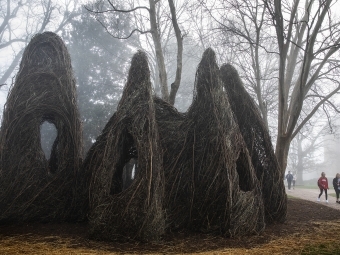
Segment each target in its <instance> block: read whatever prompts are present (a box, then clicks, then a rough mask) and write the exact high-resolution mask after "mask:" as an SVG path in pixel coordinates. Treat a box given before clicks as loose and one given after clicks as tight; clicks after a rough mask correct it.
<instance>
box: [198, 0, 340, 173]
mask: <svg viewBox="0 0 340 255" xmlns="http://www.w3.org/2000/svg"><path fill="white" fill-rule="evenodd" d="M207 3H208V1H204V0H202V1H200V5H201V6H203V7H204V9H205V10H206V11H207V12H208V13H209V15H210V16H211V17H213V18H214V20H215V21H216V24H217V25H216V29H217V30H218V31H220V32H222V33H223V34H224V35H226V38H228V39H229V41H228V44H227V45H228V46H229V47H230V46H233V47H234V48H235V51H237V52H239V53H240V54H239V55H240V56H241V58H240V59H239V61H238V67H239V68H240V69H241V70H242V72H243V79H244V80H245V81H246V84H252V85H251V87H252V88H253V91H254V94H255V96H256V98H257V101H258V106H259V108H260V110H261V112H262V115H263V117H264V118H265V116H266V107H268V101H269V100H266V99H265V98H266V97H265V94H264V91H267V90H266V89H264V88H265V87H266V86H265V84H266V83H267V84H268V85H269V86H268V87H267V88H269V90H268V91H270V92H269V93H270V94H271V95H273V96H274V97H272V98H271V100H272V102H273V104H272V106H275V107H276V109H273V108H272V109H271V111H272V112H271V114H273V113H274V114H275V115H276V116H277V117H276V121H277V140H276V149H275V153H276V156H277V159H278V161H279V164H280V167H281V169H282V171H283V172H284V171H285V169H286V166H287V157H288V151H289V147H290V143H291V141H292V139H293V138H294V137H295V136H296V135H297V134H298V133H299V131H300V130H301V128H302V127H303V126H304V125H305V124H306V123H307V122H309V121H311V119H312V117H313V116H314V114H315V113H316V112H318V111H323V112H324V113H326V114H324V115H326V116H328V112H329V111H334V110H335V111H338V109H337V105H336V104H335V103H334V102H332V97H333V96H334V95H336V94H337V93H338V92H339V89H340V83H339V82H338V79H337V76H338V73H339V61H338V60H337V59H336V58H337V56H338V55H339V48H340V47H339V46H340V45H339V43H340V36H339V35H340V20H339V18H337V17H336V15H334V14H333V13H332V9H334V10H336V9H337V8H339V3H338V2H335V3H334V4H333V3H332V1H326V0H323V1H314V0H305V2H304V3H302V2H301V1H299V0H296V1H290V2H281V1H280V0H275V1H266V0H258V1H250V0H241V1H236V0H225V1H220V2H218V3H217V4H216V5H208V4H207ZM214 3H215V2H214ZM222 4H223V7H222V8H221V5H222ZM225 17H227V18H225ZM228 36H229V37H230V36H232V38H234V39H233V40H232V39H230V38H229V37H228ZM235 38H237V40H236V39H235ZM241 53H243V54H241ZM264 56H266V57H264ZM268 81H270V82H269V83H268ZM273 81H275V83H273ZM273 88H275V89H277V93H276V92H274V91H273V90H272V89H273ZM276 96H277V97H278V100H277V99H276ZM275 99H276V100H275ZM306 106H307V107H306ZM268 113H269V111H268Z"/></svg>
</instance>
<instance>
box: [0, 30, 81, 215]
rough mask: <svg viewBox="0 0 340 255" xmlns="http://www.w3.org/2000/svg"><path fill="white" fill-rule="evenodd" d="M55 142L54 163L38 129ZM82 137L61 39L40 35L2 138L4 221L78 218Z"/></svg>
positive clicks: (11, 99) (0, 207) (28, 52)
mask: <svg viewBox="0 0 340 255" xmlns="http://www.w3.org/2000/svg"><path fill="white" fill-rule="evenodd" d="M45 121H47V122H50V123H52V124H53V125H54V126H55V127H56V129H57V132H58V134H57V137H56V139H55V141H54V144H53V146H52V151H51V155H50V160H47V159H46V158H45V155H44V153H43V151H42V148H41V142H40V126H41V124H42V123H43V122H45ZM81 139H82V132H81V124H80V118H79V113H78V110H77V105H76V87H75V80H74V78H73V73H72V67H71V60H70V56H69V54H68V52H67V49H66V47H65V45H64V43H63V42H62V40H61V38H59V37H58V36H57V35H55V34H53V33H50V32H46V33H43V34H37V35H36V36H35V37H34V38H33V39H32V40H31V42H30V43H29V45H28V46H27V48H26V49H25V52H24V54H23V57H22V60H21V64H20V70H19V73H18V75H17V78H16V80H15V83H14V85H13V86H12V88H11V90H10V93H9V95H8V98H7V102H6V105H5V109H4V114H3V121H2V126H1V134H0V159H1V170H0V220H6V221H8V220H17V221H24V220H26V221H27V220H45V221H51V220H53V221H55V220H65V219H76V218H78V217H79V215H78V212H79V210H78V205H77V203H78V198H77V191H76V189H75V187H77V179H78V178H79V176H80V174H79V168H80V163H81V155H82V142H81Z"/></svg>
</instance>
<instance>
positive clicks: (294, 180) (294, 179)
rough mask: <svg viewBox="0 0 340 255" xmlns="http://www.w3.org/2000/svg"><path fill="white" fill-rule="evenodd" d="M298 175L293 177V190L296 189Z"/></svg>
mask: <svg viewBox="0 0 340 255" xmlns="http://www.w3.org/2000/svg"><path fill="white" fill-rule="evenodd" d="M295 182H296V174H294V175H293V189H295Z"/></svg>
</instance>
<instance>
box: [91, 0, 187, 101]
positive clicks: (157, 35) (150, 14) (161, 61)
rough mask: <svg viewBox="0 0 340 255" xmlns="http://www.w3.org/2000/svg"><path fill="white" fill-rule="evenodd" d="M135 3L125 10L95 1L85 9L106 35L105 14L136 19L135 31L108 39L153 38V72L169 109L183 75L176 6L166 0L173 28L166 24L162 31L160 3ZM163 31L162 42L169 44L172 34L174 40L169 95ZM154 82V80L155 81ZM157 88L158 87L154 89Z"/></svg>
mask: <svg viewBox="0 0 340 255" xmlns="http://www.w3.org/2000/svg"><path fill="white" fill-rule="evenodd" d="M104 2H106V3H108V5H109V6H106V5H105V3H104ZM135 2H136V1H133V2H131V3H130V4H129V6H128V7H124V6H123V4H121V3H120V2H118V1H111V0H107V1H98V2H97V3H96V4H94V5H92V6H91V7H90V6H87V9H88V10H89V11H90V12H92V13H94V14H96V15H97V19H98V21H99V22H101V23H102V25H103V26H104V27H105V28H106V29H107V31H108V32H110V29H109V28H108V26H107V24H106V22H105V20H104V19H105V17H104V19H103V16H101V17H100V16H99V15H106V14H112V13H115V14H117V13H118V15H119V14H126V15H129V14H132V15H131V17H134V18H135V21H136V27H135V28H134V29H132V30H131V31H129V32H128V33H127V34H126V33H125V34H124V33H123V34H120V33H119V30H117V29H116V30H115V32H114V33H111V32H110V33H111V35H112V36H113V37H115V38H119V39H128V38H129V37H131V36H132V35H133V34H135V33H139V34H141V35H147V34H151V36H152V43H153V49H154V53H155V60H156V63H157V70H154V71H155V72H156V73H158V75H159V83H160V88H161V94H162V98H163V99H164V100H165V101H167V102H170V103H171V104H172V105H173V104H174V103H175V98H176V94H177V91H178V88H179V86H180V82H181V74H182V55H183V35H182V32H181V29H180V27H179V24H178V17H177V12H176V7H175V3H174V1H173V0H168V5H169V11H168V14H167V15H166V16H167V17H166V18H167V19H168V20H171V24H172V26H171V27H169V26H168V23H167V24H165V26H164V27H162V24H161V17H160V6H161V1H159V0H149V1H148V4H147V3H144V5H143V4H139V5H137V6H135V5H134V4H135ZM146 22H148V23H149V26H148V27H145V26H144V24H145V23H146ZM163 30H164V31H166V34H165V37H166V39H165V41H166V40H169V34H170V33H172V31H174V33H175V36H176V40H177V64H176V65H177V69H176V77H175V80H174V82H173V83H172V84H171V91H170V93H169V89H168V77H167V70H166V63H165V58H164V55H165V54H164V45H162V36H164V31H163ZM117 31H118V33H117ZM146 42H147V43H148V44H149V45H150V41H149V39H148V38H146ZM156 81H157V79H156ZM155 86H157V84H156V85H155Z"/></svg>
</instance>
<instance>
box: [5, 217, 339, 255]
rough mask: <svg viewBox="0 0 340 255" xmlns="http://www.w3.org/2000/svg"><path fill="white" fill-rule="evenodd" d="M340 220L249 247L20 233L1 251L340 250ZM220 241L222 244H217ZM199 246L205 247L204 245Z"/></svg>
mask: <svg viewBox="0 0 340 255" xmlns="http://www.w3.org/2000/svg"><path fill="white" fill-rule="evenodd" d="M339 232H340V221H339V220H334V221H328V222H315V223H313V224H311V226H310V228H308V229H307V228H306V229H300V230H299V231H294V232H293V233H291V235H290V236H286V237H275V236H273V238H272V240H269V241H268V242H266V243H264V244H259V245H253V247H248V248H243V247H242V248H237V247H236V248H235V247H228V246H227V245H224V246H223V245H221V239H220V237H213V236H207V237H206V238H205V239H201V240H200V242H201V243H200V244H199V245H198V248H197V249H196V250H195V251H193V250H192V249H188V247H192V246H194V245H195V243H194V242H195V241H197V240H195V239H192V238H184V239H180V240H177V241H178V242H176V243H172V242H169V241H165V242H164V243H162V244H160V245H155V244H149V245H145V244H138V243H136V244H127V245H126V246H124V244H117V243H112V244H110V243H101V242H95V241H88V240H87V241H86V242H84V240H82V239H77V238H65V237H60V236H46V237H41V236H39V235H33V234H31V235H16V236H1V235H0V237H1V239H0V253H1V254H56V255H59V254H184V253H185V254H202V255H211V254H234V255H238V254H242V255H243V254H339V248H340V246H339V244H338V242H339V241H338V236H337V235H335V234H334V233H339ZM216 245H218V246H216ZM199 247H204V248H202V249H200V248H199Z"/></svg>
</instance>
